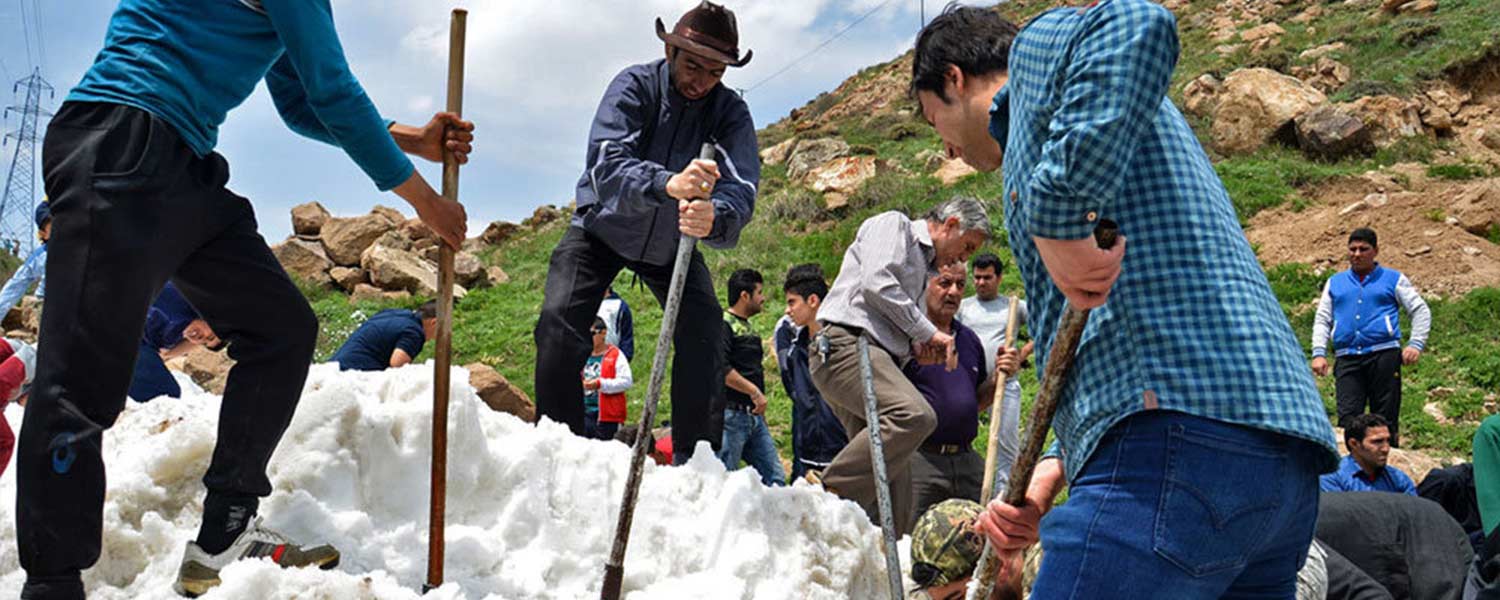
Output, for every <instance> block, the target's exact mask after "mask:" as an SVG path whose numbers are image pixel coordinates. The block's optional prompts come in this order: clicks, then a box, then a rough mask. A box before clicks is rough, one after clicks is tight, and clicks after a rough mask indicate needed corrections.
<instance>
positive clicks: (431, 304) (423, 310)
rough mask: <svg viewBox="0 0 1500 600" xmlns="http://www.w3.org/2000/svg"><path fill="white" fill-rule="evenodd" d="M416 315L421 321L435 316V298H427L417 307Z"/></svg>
mask: <svg viewBox="0 0 1500 600" xmlns="http://www.w3.org/2000/svg"><path fill="white" fill-rule="evenodd" d="M417 317H419V318H421V319H422V320H423V321H426V320H428V319H436V318H437V300H428V301H427V302H425V303H423V304H422V305H421V306H419V307H417Z"/></svg>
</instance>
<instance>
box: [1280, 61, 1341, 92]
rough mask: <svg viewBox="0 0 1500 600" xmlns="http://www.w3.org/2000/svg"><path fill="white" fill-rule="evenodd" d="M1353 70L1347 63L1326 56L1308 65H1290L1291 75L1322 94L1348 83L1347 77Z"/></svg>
mask: <svg viewBox="0 0 1500 600" xmlns="http://www.w3.org/2000/svg"><path fill="white" fill-rule="evenodd" d="M1352 74H1353V71H1351V70H1350V69H1349V66H1348V65H1345V64H1344V63H1341V62H1339V61H1336V60H1334V59H1331V58H1328V57H1326V56H1324V57H1322V58H1319V59H1318V62H1317V63H1314V64H1313V65H1312V66H1309V67H1292V75H1293V76H1295V77H1296V78H1298V79H1301V80H1302V81H1305V82H1307V84H1308V85H1310V86H1313V87H1314V88H1316V89H1317V90H1318V91H1320V92H1323V93H1324V94H1332V93H1333V92H1335V91H1337V90H1338V89H1339V88H1341V87H1344V84H1346V83H1349V77H1350V76H1352Z"/></svg>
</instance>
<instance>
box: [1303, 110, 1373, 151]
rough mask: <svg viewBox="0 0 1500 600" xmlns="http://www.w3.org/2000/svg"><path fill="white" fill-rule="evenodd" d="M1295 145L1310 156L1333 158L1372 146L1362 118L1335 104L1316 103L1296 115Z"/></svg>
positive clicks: (1369, 148) (1365, 149)
mask: <svg viewBox="0 0 1500 600" xmlns="http://www.w3.org/2000/svg"><path fill="white" fill-rule="evenodd" d="M1296 124H1297V145H1298V146H1301V147H1302V150H1303V151H1305V152H1307V153H1308V154H1311V155H1313V156H1317V157H1321V158H1326V159H1329V160H1337V159H1340V158H1343V157H1345V156H1349V155H1351V154H1361V153H1365V152H1369V151H1370V150H1372V149H1373V146H1372V145H1371V143H1370V130H1369V129H1367V128H1365V124H1364V121H1361V120H1359V118H1358V117H1355V116H1353V115H1350V114H1349V113H1346V112H1344V111H1342V110H1339V109H1338V108H1337V107H1333V106H1319V107H1317V108H1314V109H1312V110H1310V111H1307V112H1305V113H1302V114H1301V115H1299V116H1298V117H1297V118H1296Z"/></svg>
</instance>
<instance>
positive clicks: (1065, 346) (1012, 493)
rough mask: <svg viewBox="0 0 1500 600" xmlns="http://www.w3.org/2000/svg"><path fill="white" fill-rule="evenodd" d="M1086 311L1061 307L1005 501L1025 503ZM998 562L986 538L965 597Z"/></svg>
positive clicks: (975, 595)
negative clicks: (1061, 311)
mask: <svg viewBox="0 0 1500 600" xmlns="http://www.w3.org/2000/svg"><path fill="white" fill-rule="evenodd" d="M1118 234H1119V231H1118V230H1117V229H1116V226H1115V224H1114V222H1113V221H1110V220H1108V219H1104V220H1101V221H1100V222H1099V227H1098V228H1096V229H1095V230H1094V241H1095V242H1097V243H1098V244H1099V247H1100V248H1104V249H1109V248H1113V247H1114V245H1115V240H1116V238H1117V236H1118ZM1088 320H1089V311H1088V310H1086V309H1085V310H1079V309H1076V308H1073V307H1072V306H1071V305H1065V306H1064V307H1063V314H1062V317H1061V318H1059V319H1058V323H1057V334H1056V335H1055V336H1054V337H1053V339H1052V350H1051V351H1050V352H1048V354H1047V368H1046V369H1045V370H1044V371H1043V372H1042V382H1041V388H1040V389H1038V390H1037V394H1036V401H1035V402H1034V403H1033V404H1032V407H1031V422H1029V423H1027V425H1026V437H1024V438H1022V439H1021V453H1020V454H1019V455H1017V456H1016V464H1015V465H1014V466H1012V467H1011V469H1010V482H1009V483H1008V484H1007V487H1006V488H1005V498H1004V500H1005V503H1006V504H1009V505H1011V506H1022V505H1024V504H1025V503H1026V490H1027V488H1030V487H1031V475H1032V473H1033V472H1034V471H1036V464H1037V462H1039V461H1041V459H1042V452H1043V451H1044V450H1045V449H1046V444H1047V431H1048V430H1049V429H1052V416H1053V415H1055V414H1056V413H1057V400H1058V397H1059V396H1061V395H1062V389H1063V386H1064V384H1066V383H1067V382H1068V369H1070V368H1072V366H1073V357H1074V355H1075V353H1077V351H1078V342H1079V341H1080V340H1082V339H1083V327H1084V325H1087V324H1088ZM1000 564H1001V563H1000V561H998V560H996V558H995V548H994V547H993V546H991V545H990V542H989V540H985V542H984V553H983V554H980V555H979V564H978V565H975V567H974V580H973V581H971V582H969V591H968V596H967V598H968V600H985V599H987V598H989V597H990V593H991V592H992V591H993V590H994V588H995V578H996V576H998V575H999V574H1000ZM1020 584H1021V578H1020V577H1012V578H1010V580H1009V581H1008V582H1007V586H1011V587H1009V589H1006V590H1002V591H1005V592H1006V593H1007V594H1008V595H1003V596H1002V597H1005V598H1021V597H1022V595H1021V590H1020V589H1016V588H1017V587H1019V586H1020Z"/></svg>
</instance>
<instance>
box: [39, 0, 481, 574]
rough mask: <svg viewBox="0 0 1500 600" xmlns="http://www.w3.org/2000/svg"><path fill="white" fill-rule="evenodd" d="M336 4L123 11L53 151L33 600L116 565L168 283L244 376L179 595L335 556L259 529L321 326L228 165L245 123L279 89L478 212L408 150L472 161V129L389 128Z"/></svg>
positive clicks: (158, 6) (217, 4)
mask: <svg viewBox="0 0 1500 600" xmlns="http://www.w3.org/2000/svg"><path fill="white" fill-rule="evenodd" d="M332 11H333V9H332V6H331V3H330V0H299V1H293V0H121V1H120V3H119V6H118V8H116V10H115V13H114V16H113V17H111V19H110V23H109V30H108V33H107V34H106V35H105V39H104V48H103V49H102V50H100V52H99V54H98V56H97V57H96V58H95V60H94V64H93V66H92V67H90V68H89V70H88V71H87V72H86V73H85V74H84V76H83V80H82V81H81V82H79V83H78V85H77V86H75V87H74V88H73V90H72V92H71V93H70V94H69V95H68V97H67V99H66V101H65V102H64V103H63V105H62V107H61V108H59V109H58V111H57V114H56V116H55V117H53V119H52V122H51V125H50V126H49V127H48V129H47V136H46V141H45V142H44V144H43V150H42V171H43V175H44V180H45V182H46V190H47V195H48V196H49V197H50V198H51V199H52V200H51V208H52V239H51V241H50V242H49V243H48V257H47V306H46V310H45V311H43V314H42V327H41V336H40V337H41V338H42V339H45V340H47V343H45V344H42V345H41V347H40V348H39V365H38V367H37V376H36V381H35V385H34V387H33V390H32V393H31V404H30V406H28V408H27V410H26V419H25V422H24V424H23V426H22V428H21V439H20V445H19V449H18V452H17V455H16V465H17V477H16V479H17V488H18V491H17V499H16V532H17V544H18V546H19V550H20V563H21V566H22V567H23V568H24V569H25V570H26V577H27V579H26V584H25V587H24V588H23V589H22V591H21V597H22V598H25V599H27V600H41V599H53V598H59V599H69V600H71V599H78V598H83V597H84V593H83V584H82V582H81V579H80V576H79V573H80V571H82V570H83V569H87V568H89V567H90V566H92V565H93V564H94V563H95V562H96V561H97V560H98V559H99V547H100V540H101V535H102V527H103V515H102V512H101V509H102V506H103V504H104V482H105V473H104V460H103V457H102V456H101V452H100V449H101V447H102V446H103V443H104V441H103V431H104V430H105V429H108V428H109V427H110V426H111V425H112V424H113V423H114V421H115V418H116V417H117V416H118V415H119V413H120V410H121V408H122V407H123V404H124V401H125V392H126V389H127V388H128V387H129V385H130V377H131V372H132V365H133V362H134V359H135V355H136V351H137V348H138V345H139V341H140V336H141V329H142V325H143V323H144V321H145V319H146V311H147V307H149V306H150V304H151V300H152V298H153V297H155V296H156V294H157V291H158V290H160V289H162V286H163V284H165V283H166V282H167V281H168V280H171V281H172V282H173V283H175V284H176V287H177V289H178V290H179V291H181V292H182V296H183V297H184V298H186V299H187V301H188V302H190V303H192V305H193V306H194V307H195V308H197V309H198V310H199V312H200V313H202V315H203V318H204V319H205V320H206V321H207V322H208V324H209V326H210V327H212V329H213V330H214V331H215V332H216V333H218V335H219V336H220V337H222V338H223V339H224V340H225V341H226V342H228V343H229V345H230V350H229V354H230V356H231V357H232V358H234V360H235V361H236V363H237V364H236V365H235V366H234V368H233V369H232V370H231V371H230V373H229V381H228V385H227V387H226V389H225V392H224V401H223V405H222V408H221V409H220V414H219V432H220V433H222V434H223V435H221V436H220V437H219V440H218V444H217V446H216V447H215V448H214V453H213V458H212V459H211V461H210V462H209V464H208V470H207V473H206V474H205V475H204V477H203V483H204V485H205V486H206V487H207V488H208V495H207V497H206V498H205V499H204V501H203V523H202V528H201V529H200V530H199V532H198V536H197V539H195V540H193V541H190V542H188V544H187V548H186V551H185V554H184V557H183V562H182V567H181V570H180V571H179V576H178V580H177V585H176V587H177V589H178V591H179V592H181V593H185V594H189V595H198V594H202V593H204V592H206V591H207V590H208V589H209V588H211V587H213V586H214V585H217V584H218V582H219V570H220V569H221V568H223V567H224V566H225V565H227V564H229V563H230V562H233V561H235V560H239V559H241V558H257V557H265V558H269V559H270V560H272V561H274V562H275V563H277V564H280V565H283V566H288V567H292V566H319V567H323V568H331V567H332V566H333V565H336V564H337V562H338V559H339V554H338V552H337V551H336V550H334V549H333V548H332V547H330V546H326V545H323V546H317V547H306V546H302V545H299V544H296V543H293V542H290V541H288V540H287V539H286V538H285V537H284V536H282V535H279V534H277V533H275V532H272V531H269V530H267V529H266V528H264V527H262V526H261V525H260V520H259V519H258V518H257V517H256V509H257V507H258V504H259V499H260V498H261V497H264V496H266V495H268V494H270V493H271V483H270V481H269V480H267V478H266V463H267V461H269V460H270V458H271V453H272V452H273V451H274V450H275V449H276V444H277V443H278V442H279V441H280V440H281V435H282V433H283V432H284V431H285V430H286V427H287V424H288V423H289V422H290V421H291V419H292V413H293V411H294V409H295V408H296V405H297V399H298V397H299V396H300V395H301V392H302V384H303V381H304V380H305V379H306V377H307V369H308V365H309V363H310V362H311V360H312V354H313V349H314V343H315V341H316V340H317V335H318V321H317V317H316V316H315V315H314V314H313V311H312V309H311V308H310V307H309V306H308V304H307V300H306V299H305V298H303V296H302V294H301V292H299V291H298V289H297V286H296V285H295V284H293V283H292V280H291V279H290V278H289V277H287V274H286V272H285V271H284V270H282V268H281V265H280V264H279V263H277V261H276V257H275V256H273V255H272V254H271V250H270V248H269V247H267V246H266V242H265V240H263V239H262V238H261V236H260V234H259V233H258V232H257V231H256V223H255V215H254V211H253V210H252V208H251V205H250V201H249V200H247V199H245V198H243V197H241V196H238V195H236V194H235V193H234V192H232V191H230V190H229V189H228V188H227V187H226V184H227V183H228V181H229V167H228V165H227V164H226V163H225V161H224V157H222V156H220V155H219V154H217V153H215V152H214V145H215V142H216V139H217V137H218V131H219V126H220V125H221V124H222V123H223V122H224V118H225V115H226V113H228V112H229V110H231V109H233V108H234V107H236V106H239V105H240V103H242V102H244V101H245V99H246V98H247V97H249V96H250V93H251V92H252V91H254V89H255V86H256V85H257V84H258V83H259V82H261V81H262V80H264V81H265V82H266V87H267V89H268V90H269V91H270V94H271V97H272V99H273V100H274V101H275V104H276V109H277V111H278V112H280V114H281V117H282V119H283V120H284V121H285V122H286V123H287V125H288V126H289V127H290V128H291V129H292V130H293V131H296V132H297V133H300V134H302V135H304V136H306V137H310V138H313V139H315V140H319V141H322V142H326V143H329V144H333V145H335V146H338V147H340V148H342V149H343V150H344V152H345V153H346V154H348V155H349V157H350V158H352V159H353V160H354V162H355V163H356V164H358V165H359V166H360V168H361V169H363V170H364V172H365V174H366V175H368V176H369V177H370V179H371V180H373V182H374V183H375V186H376V187H377V188H379V189H380V190H383V191H385V190H389V191H395V192H396V194H398V195H400V196H401V197H402V198H404V199H405V200H406V201H407V202H409V203H411V205H412V206H413V207H414V208H415V209H416V211H417V214H418V215H419V216H420V217H421V218H422V220H423V222H425V223H426V224H427V225H428V226H429V227H431V228H432V230H433V231H434V232H436V233H437V234H438V235H439V236H441V237H442V238H443V239H444V240H445V241H446V242H447V243H448V244H450V245H452V246H453V247H455V248H456V247H458V246H459V245H460V244H461V243H462V242H463V239H464V229H465V226H464V222H465V215H464V209H463V207H462V206H460V205H459V204H458V203H456V202H451V201H448V200H445V199H443V198H442V197H441V196H439V195H438V194H437V193H436V192H434V191H433V189H432V187H431V186H429V185H428V184H427V182H426V181H425V180H423V179H422V177H421V175H419V174H418V173H417V172H416V171H415V170H414V169H413V167H412V163H411V161H410V160H408V159H407V157H406V156H405V154H415V155H417V156H421V157H423V158H426V159H428V160H432V161H438V160H441V159H442V155H443V152H444V150H445V149H446V150H448V151H452V152H453V153H454V154H455V155H456V156H457V158H458V160H459V161H460V162H463V161H465V160H467V155H468V152H469V150H470V141H471V140H472V139H473V136H472V134H471V133H470V131H472V129H473V126H472V125H471V124H469V123H466V122H463V121H461V120H459V119H458V118H457V117H456V116H454V115H451V114H439V115H437V116H436V117H434V118H433V119H432V121H431V122H429V123H427V125H425V126H422V127H411V126H406V125H401V124H396V123H393V122H391V121H388V120H386V119H385V118H383V117H382V116H381V115H380V113H379V112H377V111H376V110H375V105H374V104H373V103H371V102H370V99H369V98H368V97H367V96H366V95H365V93H364V91H363V89H362V88H361V87H360V85H359V82H358V81H356V80H355V78H354V75H353V74H352V73H351V72H350V70H349V65H348V64H347V63H346V62H345V60H344V52H343V49H342V48H341V47H340V45H339V39H338V34H337V32H336V31H335V29H334V23H333V12H332Z"/></svg>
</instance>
